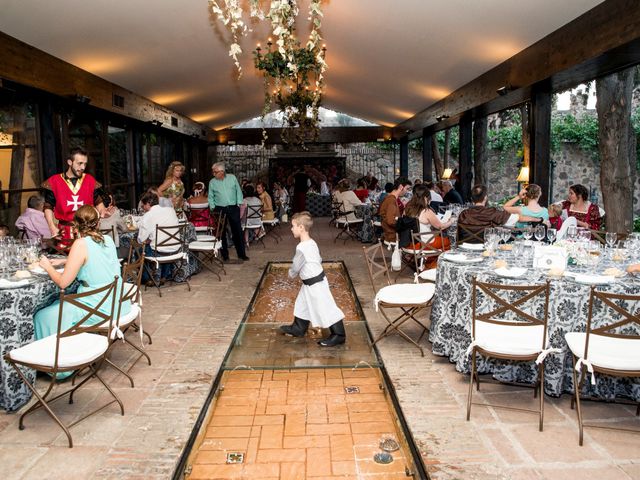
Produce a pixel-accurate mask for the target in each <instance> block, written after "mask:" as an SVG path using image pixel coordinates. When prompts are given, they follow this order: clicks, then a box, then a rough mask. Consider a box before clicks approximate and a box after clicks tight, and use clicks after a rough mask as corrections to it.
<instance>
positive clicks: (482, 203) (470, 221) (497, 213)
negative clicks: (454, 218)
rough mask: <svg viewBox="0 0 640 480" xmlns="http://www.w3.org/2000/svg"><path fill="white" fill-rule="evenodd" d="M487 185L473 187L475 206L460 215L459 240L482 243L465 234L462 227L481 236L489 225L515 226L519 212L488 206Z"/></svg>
mask: <svg viewBox="0 0 640 480" xmlns="http://www.w3.org/2000/svg"><path fill="white" fill-rule="evenodd" d="M488 199H489V197H488V196H487V187H485V186H484V185H476V186H475V187H473V188H472V189H471V201H472V202H473V206H472V207H471V208H467V209H466V210H463V211H462V212H461V213H460V216H459V217H458V241H459V242H465V241H466V242H469V243H480V240H478V239H475V238H473V237H470V238H465V236H466V237H469V235H467V234H465V232H464V230H462V229H461V227H464V228H466V229H467V230H469V232H472V233H474V234H476V235H479V236H480V237H482V236H483V234H484V229H485V228H488V227H498V226H502V225H508V226H513V225H515V223H516V222H517V221H518V215H517V214H511V213H509V212H507V211H505V210H498V209H497V208H495V207H487V201H488Z"/></svg>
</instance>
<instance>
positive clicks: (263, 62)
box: [209, 0, 327, 148]
mask: <svg viewBox="0 0 640 480" xmlns="http://www.w3.org/2000/svg"><path fill="white" fill-rule="evenodd" d="M219 3H224V7H222V6H221V5H220V4H219ZM209 5H210V6H211V10H212V11H213V13H214V14H216V15H217V17H218V19H219V20H220V21H222V23H223V24H224V25H225V26H227V28H228V29H229V30H230V32H231V34H232V44H231V47H230V49H229V56H230V57H232V58H233V60H234V62H235V64H236V68H237V69H238V76H239V77H240V76H242V68H241V67H240V62H239V60H238V55H240V54H241V53H242V49H241V47H240V44H239V40H240V37H242V36H245V35H246V34H247V32H248V31H249V29H248V27H247V24H246V23H245V21H244V20H243V10H242V7H241V6H240V0H210V1H209ZM249 7H250V12H249V14H250V17H252V18H255V19H258V20H268V21H270V22H271V31H272V36H273V37H275V39H276V40H275V42H273V41H272V40H271V38H269V40H268V42H267V47H268V48H267V51H266V52H264V53H263V51H262V48H261V46H260V44H258V45H257V47H256V49H255V50H254V52H253V55H254V65H255V68H256V69H257V70H258V71H260V72H262V74H263V76H264V107H263V109H262V121H263V124H264V119H265V116H266V115H267V113H269V112H270V111H271V109H272V107H273V106H274V105H275V106H277V107H278V109H279V110H280V111H281V112H282V115H283V119H282V140H283V141H284V142H285V143H295V144H299V145H302V146H303V148H304V145H305V143H306V142H312V141H315V140H317V138H318V134H319V123H320V119H319V115H318V113H319V108H320V104H321V101H322V92H323V88H324V72H325V70H326V69H327V64H326V62H325V56H326V51H327V49H326V47H325V45H322V37H321V35H320V27H321V19H322V15H323V14H322V9H321V0H311V1H310V4H309V17H308V20H309V21H310V22H311V33H310V34H309V39H308V41H307V42H306V43H305V45H304V46H303V45H302V44H301V43H300V41H299V40H298V39H296V37H295V21H296V18H297V16H298V13H299V9H298V3H297V0H271V2H270V6H269V10H268V12H266V13H264V12H263V11H262V10H261V8H260V1H259V0H250V1H249ZM262 137H263V144H264V141H265V140H267V133H266V130H265V129H264V127H263V129H262Z"/></svg>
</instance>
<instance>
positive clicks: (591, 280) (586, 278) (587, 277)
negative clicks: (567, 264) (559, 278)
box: [565, 272, 616, 285]
mask: <svg viewBox="0 0 640 480" xmlns="http://www.w3.org/2000/svg"><path fill="white" fill-rule="evenodd" d="M565 276H566V277H569V278H571V279H572V280H573V281H574V282H577V283H584V284H585V285H608V284H610V283H613V282H615V281H616V278H615V277H614V276H613V275H600V274H591V273H566V272H565Z"/></svg>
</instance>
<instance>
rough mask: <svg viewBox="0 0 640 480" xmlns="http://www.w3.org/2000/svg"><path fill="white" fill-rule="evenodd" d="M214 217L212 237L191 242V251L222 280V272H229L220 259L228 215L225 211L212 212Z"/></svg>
mask: <svg viewBox="0 0 640 480" xmlns="http://www.w3.org/2000/svg"><path fill="white" fill-rule="evenodd" d="M210 219H213V220H212V221H211V222H210V223H209V226H210V228H211V229H212V230H210V231H209V232H210V234H211V235H210V238H209V239H207V240H200V237H198V240H197V241H195V242H191V243H189V251H190V252H191V253H193V255H194V257H195V258H196V260H197V261H198V262H199V263H200V265H202V266H203V267H205V268H207V270H209V271H210V272H212V273H213V274H215V275H216V276H217V277H218V280H220V281H222V278H221V277H220V272H222V273H224V274H225V275H226V274H227V272H226V271H225V269H224V263H223V262H222V260H221V259H220V255H219V252H220V248H221V247H222V235H224V233H225V232H224V227H225V221H226V216H225V214H224V213H216V214H215V215H214V214H212V217H210Z"/></svg>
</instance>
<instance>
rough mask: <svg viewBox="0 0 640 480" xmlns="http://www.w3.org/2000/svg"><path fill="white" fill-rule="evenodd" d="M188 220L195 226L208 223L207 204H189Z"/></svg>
mask: <svg viewBox="0 0 640 480" xmlns="http://www.w3.org/2000/svg"><path fill="white" fill-rule="evenodd" d="M189 207H190V208H189V215H188V219H189V221H190V222H191V223H193V224H194V225H196V224H197V223H208V222H209V220H210V215H209V214H208V212H209V204H208V203H194V204H189Z"/></svg>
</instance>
